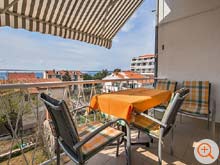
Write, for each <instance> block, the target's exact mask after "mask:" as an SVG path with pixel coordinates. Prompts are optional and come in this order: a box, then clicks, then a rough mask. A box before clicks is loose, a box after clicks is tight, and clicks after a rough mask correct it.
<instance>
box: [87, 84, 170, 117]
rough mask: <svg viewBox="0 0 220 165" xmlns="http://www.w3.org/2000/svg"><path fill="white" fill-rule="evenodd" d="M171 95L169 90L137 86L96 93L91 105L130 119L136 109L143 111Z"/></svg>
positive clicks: (164, 100)
mask: <svg viewBox="0 0 220 165" xmlns="http://www.w3.org/2000/svg"><path fill="white" fill-rule="evenodd" d="M170 97H171V92H170V91H167V90H156V89H147V88H137V89H129V90H123V91H118V92H114V93H107V94H101V95H95V96H93V97H92V99H91V102H90V106H91V107H92V108H93V109H99V110H100V111H102V112H104V113H107V114H109V115H113V116H115V117H119V118H123V119H126V120H127V121H130V119H131V113H132V111H133V110H134V109H135V110H136V111H139V112H143V111H146V110H147V109H150V108H153V107H155V106H157V105H160V104H161V103H164V102H166V101H168V100H169V99H170Z"/></svg>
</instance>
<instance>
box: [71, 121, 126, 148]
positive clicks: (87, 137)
mask: <svg viewBox="0 0 220 165" xmlns="http://www.w3.org/2000/svg"><path fill="white" fill-rule="evenodd" d="M119 120H122V121H124V122H125V123H126V127H127V129H128V128H129V126H128V123H127V121H126V120H124V119H121V118H119V119H115V120H113V121H110V122H108V123H106V124H104V125H103V126H101V127H99V128H98V129H96V130H95V131H94V132H92V133H91V134H89V135H88V136H86V137H85V138H84V139H83V140H82V141H80V142H78V143H76V144H75V145H74V146H73V148H74V149H75V150H77V149H78V148H80V147H82V146H83V145H84V144H85V143H86V142H88V141H89V140H90V139H92V138H93V137H94V136H96V135H97V134H98V133H100V132H101V131H102V130H104V129H105V128H107V127H109V126H111V125H112V124H114V123H116V122H117V121H119ZM129 136H130V135H129Z"/></svg>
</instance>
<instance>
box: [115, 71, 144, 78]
mask: <svg viewBox="0 0 220 165" xmlns="http://www.w3.org/2000/svg"><path fill="white" fill-rule="evenodd" d="M113 74H115V75H116V76H117V77H119V78H122V79H123V78H144V76H143V75H141V74H139V73H135V72H132V71H122V72H115V73H113Z"/></svg>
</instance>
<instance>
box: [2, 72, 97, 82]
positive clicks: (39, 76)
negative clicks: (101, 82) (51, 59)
mask: <svg viewBox="0 0 220 165" xmlns="http://www.w3.org/2000/svg"><path fill="white" fill-rule="evenodd" d="M10 72H16V71H10ZM22 72H27V71H22ZM81 72H82V73H84V74H85V73H87V74H89V75H91V76H94V75H95V74H96V73H98V72H99V71H81ZM8 73H9V71H0V80H7V79H8ZM18 73H19V72H18ZM27 73H30V72H27ZM32 73H33V72H32ZM34 73H35V75H36V77H37V78H43V71H42V72H36V71H34Z"/></svg>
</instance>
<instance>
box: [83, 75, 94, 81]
mask: <svg viewBox="0 0 220 165" xmlns="http://www.w3.org/2000/svg"><path fill="white" fill-rule="evenodd" d="M83 80H93V77H92V76H91V75H89V74H87V73H85V74H83Z"/></svg>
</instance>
